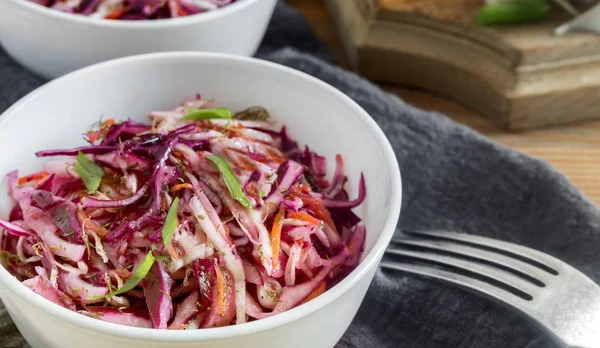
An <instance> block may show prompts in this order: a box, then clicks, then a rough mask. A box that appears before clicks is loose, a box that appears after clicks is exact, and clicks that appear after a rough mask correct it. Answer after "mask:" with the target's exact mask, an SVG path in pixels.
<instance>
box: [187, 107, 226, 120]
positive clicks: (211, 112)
mask: <svg viewBox="0 0 600 348" xmlns="http://www.w3.org/2000/svg"><path fill="white" fill-rule="evenodd" d="M188 111H189V114H187V115H185V116H183V117H182V118H181V119H182V120H184V121H203V120H210V119H213V118H224V119H231V117H232V116H233V112H232V111H231V110H229V109H228V108H215V109H193V108H190V109H188Z"/></svg>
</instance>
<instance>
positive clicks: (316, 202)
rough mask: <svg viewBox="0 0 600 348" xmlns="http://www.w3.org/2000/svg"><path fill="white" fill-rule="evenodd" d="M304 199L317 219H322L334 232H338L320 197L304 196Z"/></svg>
mask: <svg viewBox="0 0 600 348" xmlns="http://www.w3.org/2000/svg"><path fill="white" fill-rule="evenodd" d="M304 200H305V202H306V203H307V204H308V205H309V206H310V208H311V209H312V211H313V212H314V213H315V216H316V217H317V218H318V219H321V220H323V221H324V222H325V223H326V224H327V225H329V227H331V229H332V230H333V231H334V232H335V233H338V231H337V228H335V223H334V222H333V219H332V218H331V215H330V214H329V211H328V210H327V209H326V208H325V206H324V205H323V201H322V200H321V199H319V198H313V197H310V198H309V197H305V198H304ZM338 234H339V233H338Z"/></svg>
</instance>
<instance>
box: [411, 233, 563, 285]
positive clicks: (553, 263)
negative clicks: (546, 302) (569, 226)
mask: <svg viewBox="0 0 600 348" xmlns="http://www.w3.org/2000/svg"><path fill="white" fill-rule="evenodd" d="M403 232H405V233H406V234H409V235H414V236H424V237H434V238H441V239H448V240H453V241H458V242H463V243H468V244H471V245H474V246H483V247H487V248H491V249H496V250H500V251H502V252H505V253H509V254H513V255H516V256H517V257H520V258H524V259H526V260H529V261H530V262H532V263H534V264H535V263H537V265H536V266H538V267H539V268H540V269H543V270H544V271H546V272H549V273H551V274H554V275H557V274H558V273H559V270H561V269H563V268H564V263H563V262H562V261H560V260H559V259H557V258H554V257H552V256H550V255H548V254H544V253H542V252H540V251H537V250H534V249H531V248H527V247H524V246H521V245H517V244H514V243H508V242H503V241H499V240H495V239H490V238H486V237H481V236H475V235H471V234H466V233H456V232H447V231H416V230H415V231H413V230H403Z"/></svg>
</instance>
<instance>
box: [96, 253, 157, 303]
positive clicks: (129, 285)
mask: <svg viewBox="0 0 600 348" xmlns="http://www.w3.org/2000/svg"><path fill="white" fill-rule="evenodd" d="M152 265H154V256H152V251H149V252H148V253H147V254H146V256H144V258H143V259H142V262H140V264H139V265H138V266H137V268H136V269H135V271H133V274H132V275H131V277H130V278H129V279H127V281H126V282H125V284H123V286H122V287H121V288H119V289H118V290H115V291H111V292H109V293H108V294H106V295H102V296H93V297H90V298H89V299H88V300H98V299H101V298H109V297H112V296H116V295H120V294H123V293H126V292H127V291H129V290H132V289H133V288H135V287H136V286H137V285H138V284H139V283H140V282H141V281H142V280H144V278H146V275H148V272H150V268H152Z"/></svg>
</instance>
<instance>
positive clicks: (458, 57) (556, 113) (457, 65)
mask: <svg viewBox="0 0 600 348" xmlns="http://www.w3.org/2000/svg"><path fill="white" fill-rule="evenodd" d="M326 3H327V6H328V9H329V12H330V13H331V15H332V17H333V18H334V21H335V23H336V27H337V30H338V32H339V34H340V36H341V38H342V42H343V45H344V48H345V50H346V52H347V54H348V56H349V58H350V61H351V63H352V66H353V68H354V69H356V70H358V72H359V73H360V74H362V75H364V76H366V77H368V78H371V79H373V80H377V81H381V82H388V83H389V82H391V83H396V84H401V85H409V86H414V87H419V88H423V89H426V90H430V91H433V92H437V93H441V94H443V95H446V96H449V97H452V98H454V99H456V100H457V101H459V102H461V103H464V104H466V105H468V106H470V107H472V108H474V109H476V110H477V111H479V112H480V113H481V114H483V115H485V116H486V117H488V118H489V119H491V120H492V121H493V122H495V123H496V124H498V125H499V126H501V127H502V128H503V129H506V130H518V129H525V128H534V127H541V126H550V125H557V124H563V123H567V122H573V121H581V120H589V119H594V118H600V35H594V34H589V33H570V34H567V35H565V36H561V37H556V36H554V35H553V34H552V31H553V29H554V28H555V27H556V26H558V25H559V24H560V23H564V22H565V21H566V20H568V19H569V17H568V15H567V14H566V13H563V12H562V11H560V10H558V9H553V10H552V11H551V15H550V18H549V19H547V20H546V21H543V22H539V23H531V24H523V25H513V26H502V27H493V28H492V27H481V26H478V25H476V24H475V23H474V16H475V14H476V13H477V9H478V6H479V4H480V3H481V1H480V0H326Z"/></svg>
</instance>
